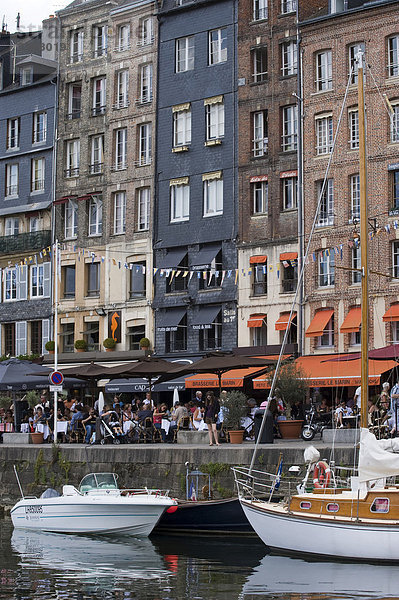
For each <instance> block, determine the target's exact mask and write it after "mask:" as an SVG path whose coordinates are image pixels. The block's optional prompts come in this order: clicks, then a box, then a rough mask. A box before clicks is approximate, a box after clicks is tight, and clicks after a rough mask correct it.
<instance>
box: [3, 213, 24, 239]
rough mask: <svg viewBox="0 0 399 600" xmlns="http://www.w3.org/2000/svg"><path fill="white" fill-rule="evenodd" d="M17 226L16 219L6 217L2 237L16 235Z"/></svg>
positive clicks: (18, 223)
mask: <svg viewBox="0 0 399 600" xmlns="http://www.w3.org/2000/svg"><path fill="white" fill-rule="evenodd" d="M19 225H20V221H19V219H18V217H8V218H7V219H6V220H5V222H4V235H18V234H19Z"/></svg>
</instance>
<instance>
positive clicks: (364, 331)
mask: <svg viewBox="0 0 399 600" xmlns="http://www.w3.org/2000/svg"><path fill="white" fill-rule="evenodd" d="M356 60H357V65H358V115H359V180H360V260H361V270H362V299H361V302H362V304H361V316H362V319H361V356H362V357H361V417H360V425H361V427H365V428H367V425H368V423H367V413H368V385H369V384H368V381H369V376H368V375H369V373H368V370H369V369H368V367H369V362H368V333H369V296H368V219H367V177H366V174H367V173H366V128H365V101H364V71H363V63H364V55H363V52H361V51H359V52H358V54H357V57H356Z"/></svg>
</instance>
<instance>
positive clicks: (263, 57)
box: [252, 48, 267, 83]
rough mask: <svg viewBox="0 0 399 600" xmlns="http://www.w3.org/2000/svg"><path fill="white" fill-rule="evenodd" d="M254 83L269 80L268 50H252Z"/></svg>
mask: <svg viewBox="0 0 399 600" xmlns="http://www.w3.org/2000/svg"><path fill="white" fill-rule="evenodd" d="M252 65H253V71H252V81H253V82H254V83H262V82H263V81H266V79H267V48H254V49H253V50H252Z"/></svg>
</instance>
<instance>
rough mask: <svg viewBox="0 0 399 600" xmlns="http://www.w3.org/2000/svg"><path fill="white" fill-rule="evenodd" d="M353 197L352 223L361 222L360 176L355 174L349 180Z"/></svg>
mask: <svg viewBox="0 0 399 600" xmlns="http://www.w3.org/2000/svg"><path fill="white" fill-rule="evenodd" d="M349 185H350V195H351V221H352V222H353V221H357V222H359V221H360V176H359V173H354V174H353V175H351V176H350V179H349Z"/></svg>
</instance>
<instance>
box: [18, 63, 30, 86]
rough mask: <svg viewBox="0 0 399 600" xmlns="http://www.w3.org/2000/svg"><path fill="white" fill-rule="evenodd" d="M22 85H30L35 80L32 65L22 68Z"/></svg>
mask: <svg viewBox="0 0 399 600" xmlns="http://www.w3.org/2000/svg"><path fill="white" fill-rule="evenodd" d="M20 77H21V85H30V84H31V83H32V82H33V69H32V67H23V68H22V69H21V70H20Z"/></svg>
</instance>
